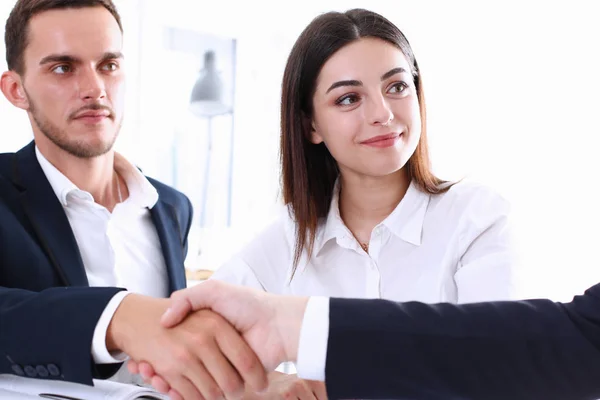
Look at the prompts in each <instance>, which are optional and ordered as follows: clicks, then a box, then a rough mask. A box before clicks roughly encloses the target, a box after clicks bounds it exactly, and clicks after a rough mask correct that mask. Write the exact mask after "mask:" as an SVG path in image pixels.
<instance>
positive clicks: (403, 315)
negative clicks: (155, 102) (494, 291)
mask: <svg viewBox="0 0 600 400" xmlns="http://www.w3.org/2000/svg"><path fill="white" fill-rule="evenodd" d="M172 297H173V298H174V303H173V304H172V305H171V308H170V312H169V313H168V314H167V315H165V316H164V317H163V319H162V323H163V324H164V325H165V327H169V326H177V324H178V323H181V321H184V322H185V320H186V315H187V314H188V313H189V312H190V311H192V310H195V309H211V310H213V311H216V312H218V313H220V314H221V315H222V316H223V317H225V318H226V319H227V320H229V321H230V322H231V323H232V324H234V325H235V326H236V328H237V329H238V330H239V331H240V332H241V333H242V334H243V336H244V338H245V339H246V340H247V341H248V344H249V345H250V346H251V347H252V348H253V349H254V351H255V352H256V354H257V355H258V357H259V358H260V360H261V361H262V363H263V365H264V366H265V368H267V369H269V370H271V369H274V368H275V367H276V366H277V365H279V364H280V363H281V362H283V361H295V362H296V367H297V370H298V375H299V376H301V377H302V378H304V379H313V380H319V381H325V383H326V385H327V394H328V397H329V398H333V399H340V398H341V399H345V398H346V399H347V398H363V399H427V400H430V399H431V400H438V399H439V400H492V399H493V400H508V399H510V400H538V399H540V400H542V399H543V400H593V399H598V398H600V284H597V285H596V286H593V287H592V288H590V289H588V290H587V291H586V292H585V294H583V295H581V296H576V297H575V298H574V299H573V301H572V302H570V303H566V304H563V303H554V302H552V301H550V300H541V299H540V300H527V301H519V302H495V303H473V304H463V305H453V304H434V305H430V304H423V303H417V302H410V303H394V302H391V301H386V300H365V299H361V300H358V299H333V298H332V299H328V298H324V297H311V298H306V297H292V296H278V295H274V294H270V293H265V292H261V291H256V290H254V289H250V288H247V287H242V286H235V285H231V284H228V283H225V282H220V281H217V280H213V281H209V282H206V283H204V284H202V285H198V286H196V287H193V288H189V289H186V290H183V291H179V292H176V293H174V295H173V296H172ZM158 366H159V365H158V364H151V363H150V365H148V363H134V362H133V361H132V362H130V369H131V370H137V369H141V370H145V374H146V375H147V376H152V382H153V384H155V385H160V386H162V387H168V384H169V380H168V378H166V381H165V380H163V379H162V378H161V377H160V376H156V375H154V374H155V371H153V368H152V367H158ZM156 372H157V371H156ZM158 374H159V375H160V373H158ZM258 398H260V397H258ZM290 398H294V397H290ZM301 398H313V397H311V396H308V397H305V396H302V397H301Z"/></svg>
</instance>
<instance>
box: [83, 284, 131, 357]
mask: <svg viewBox="0 0 600 400" xmlns="http://www.w3.org/2000/svg"><path fill="white" fill-rule="evenodd" d="M128 294H130V293H129V292H126V291H122V292H119V293H117V294H116V295H114V296H113V298H112V299H110V301H109V302H108V304H107V305H106V308H105V309H104V311H103V312H102V315H101V316H100V319H98V323H97V324H96V328H95V329H94V338H93V339H92V358H93V359H94V362H95V363H96V364H117V363H121V362H123V361H125V360H127V354H125V353H122V352H114V353H111V352H109V351H108V349H107V348H106V331H107V330H108V325H109V324H110V321H111V320H112V318H113V315H115V312H116V311H117V308H119V305H121V302H122V301H123V299H124V298H125V297H126V296H127V295H128Z"/></svg>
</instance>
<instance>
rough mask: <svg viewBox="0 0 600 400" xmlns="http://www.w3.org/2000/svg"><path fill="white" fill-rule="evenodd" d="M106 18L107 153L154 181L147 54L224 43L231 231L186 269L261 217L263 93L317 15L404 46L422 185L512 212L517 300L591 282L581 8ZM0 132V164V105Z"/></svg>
mask: <svg viewBox="0 0 600 400" xmlns="http://www.w3.org/2000/svg"><path fill="white" fill-rule="evenodd" d="M6 3H11V2H10V1H9V2H2V3H1V4H0V17H2V18H0V19H4V17H5V16H7V15H8V10H9V8H10V6H7V4H6ZM117 4H118V5H119V6H120V11H121V12H122V13H123V19H124V24H125V30H126V32H125V35H126V36H125V38H126V44H125V46H126V49H125V50H126V58H127V68H128V72H129V89H128V96H129V97H128V105H127V106H128V109H127V116H126V125H125V127H124V131H123V134H122V137H121V138H120V140H119V150H121V151H122V152H124V153H126V154H127V155H129V156H130V158H133V159H134V161H136V162H138V163H139V165H140V166H141V167H142V168H143V169H144V171H145V172H146V173H148V174H150V175H154V176H156V177H159V178H160V179H163V180H165V181H166V182H169V179H170V177H171V171H170V167H169V154H168V151H166V149H168V148H169V146H170V144H171V141H172V138H173V131H174V129H173V127H174V125H175V124H176V123H175V122H174V120H176V121H178V120H179V116H177V115H173V114H172V113H169V112H166V110H170V109H171V108H169V107H171V106H172V104H173V103H174V102H176V101H179V100H177V99H173V98H169V95H168V93H171V92H170V85H171V86H172V85H173V84H174V82H177V81H178V80H177V79H178V75H177V74H178V65H177V62H175V61H176V60H175V61H174V60H173V59H172V58H169V57H168V55H167V54H166V53H165V52H164V50H162V42H161V40H162V39H161V32H162V29H163V28H164V27H165V26H171V27H180V28H187V29H193V30H197V31H199V32H205V33H211V34H219V35H223V36H228V37H234V38H236V39H237V45H238V55H237V57H238V58H237V75H236V84H237V92H236V99H235V106H236V114H235V126H236V147H235V167H234V212H233V218H234V219H233V221H234V228H235V229H234V231H233V232H230V231H227V232H222V233H221V234H219V232H214V231H213V232H211V234H210V236H209V237H207V236H206V235H202V234H201V233H197V234H198V235H199V236H198V237H199V239H197V240H202V241H203V242H202V243H203V250H205V253H210V254H211V256H210V257H209V258H208V259H206V260H204V261H206V262H207V263H208V264H203V265H202V266H209V267H214V266H215V265H218V263H219V262H221V261H222V260H223V259H224V258H226V257H227V256H228V255H229V254H230V252H231V251H234V250H235V249H236V248H238V247H239V246H240V244H241V243H242V242H244V241H245V240H247V239H248V238H249V237H250V236H251V234H252V233H254V232H255V231H257V230H259V229H260V228H261V227H262V226H264V224H265V223H266V221H268V220H269V219H270V218H272V216H273V213H274V210H275V208H274V205H275V204H276V201H277V194H278V192H277V190H278V170H277V161H278V148H277V145H278V129H279V127H278V123H279V122H278V118H279V114H278V105H279V93H280V89H279V85H280V80H281V75H282V72H283V67H284V63H285V59H286V57H287V54H288V52H289V50H290V49H291V46H292V44H293V42H294V40H295V39H296V37H297V35H298V34H299V33H300V31H301V30H302V29H303V27H304V26H305V25H306V24H307V23H308V22H309V21H310V20H311V19H312V18H313V17H314V16H315V15H317V14H318V13H319V12H323V11H328V10H331V9H335V10H345V9H347V8H351V7H355V6H363V7H365V6H367V7H368V8H370V9H373V10H375V11H378V12H380V13H382V14H384V15H385V16H387V17H388V18H389V19H390V20H392V21H393V22H395V23H396V24H397V25H398V26H399V27H400V28H401V29H402V30H403V31H404V33H405V34H406V35H407V37H408V39H409V40H410V42H411V44H412V45H413V48H414V50H415V53H416V56H417V59H418V60H419V64H420V66H421V68H422V70H423V76H424V78H423V79H424V83H425V89H426V95H427V104H428V114H429V134H430V141H431V149H432V157H433V162H434V167H435V170H436V172H437V173H438V174H439V175H441V176H442V177H444V178H449V179H459V178H461V177H464V176H467V177H469V178H472V179H475V180H478V181H481V182H484V183H487V184H489V185H491V186H493V187H495V188H496V189H497V190H499V191H500V192H501V193H503V194H504V195H505V196H506V197H507V198H508V199H509V200H511V202H512V203H513V207H514V220H515V225H516V231H517V234H518V237H519V242H520V245H521V248H522V255H523V267H522V269H521V277H520V278H521V281H520V282H521V284H522V288H523V294H524V295H530V296H550V297H552V298H555V299H559V300H566V299H568V298H569V297H570V296H571V295H572V294H574V293H577V292H579V291H581V290H583V289H584V288H585V287H587V286H588V285H590V284H592V283H595V282H596V281H600V263H599V259H598V256H597V254H596V251H595V249H596V248H597V245H596V241H597V240H598V238H600V235H599V234H598V232H597V230H598V229H597V227H598V226H600V211H599V207H598V203H599V200H600V199H599V198H598V197H599V196H598V195H597V190H596V188H595V180H594V177H595V176H596V174H597V172H598V171H600V157H599V156H598V155H597V154H596V153H597V148H598V144H600V140H599V139H598V137H599V135H600V122H599V121H598V118H597V117H596V115H598V110H599V109H600V98H599V96H598V95H597V93H599V92H600V74H598V73H597V71H600V52H599V51H598V48H599V43H598V42H600V25H599V24H597V23H596V22H595V21H594V16H595V15H597V14H596V13H595V10H594V7H595V6H594V2H586V1H569V2H567V1H563V2H542V1H539V2H538V1H529V2H527V1H519V2H517V1H514V2H511V1H503V2H476V1H452V2H446V1H417V0H413V1H395V2H389V1H387V0H385V1H382V0H372V1H370V2H364V1H363V2H359V1H337V0H321V1H318V2H316V1H302V2H301V3H296V2H279V3H273V4H272V5H269V8H267V5H266V2H265V1H263V0H257V1H254V2H245V1H241V0H221V1H219V2H207V1H202V2H198V1H191V0H170V1H169V2H168V6H167V5H166V3H165V2H161V1H158V0H121V1H119V2H117ZM267 9H268V10H269V11H268V12H267V11H266V10H267ZM234 11H235V12H234ZM2 62H3V61H2ZM2 62H0V64H1V63H2ZM0 67H5V65H0ZM190 90H191V88H190ZM165 94H167V95H165ZM0 121H1V122H2V125H1V126H2V127H3V135H2V136H0V151H5V150H14V149H16V148H18V147H19V146H20V145H21V144H23V143H26V142H27V140H28V138H29V136H28V135H29V133H28V132H29V130H28V129H29V128H28V125H27V121H26V120H25V118H24V117H23V116H22V114H21V113H19V112H16V111H14V110H13V109H12V108H11V107H10V105H9V104H8V103H7V102H6V101H5V100H4V99H0ZM7 131H8V133H7ZM201 158H202V154H200V153H198V159H199V160H201ZM195 173H196V172H195V171H194V170H193V168H190V174H195ZM190 190H191V189H190Z"/></svg>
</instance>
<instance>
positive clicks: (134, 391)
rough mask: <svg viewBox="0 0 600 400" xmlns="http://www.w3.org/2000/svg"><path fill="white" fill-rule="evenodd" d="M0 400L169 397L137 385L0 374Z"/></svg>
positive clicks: (154, 399)
mask: <svg viewBox="0 0 600 400" xmlns="http://www.w3.org/2000/svg"><path fill="white" fill-rule="evenodd" d="M0 399H3V400H4V399H11V400H12V399H14V400H27V399H37V400H43V399H52V400H143V399H145V400H169V396H167V395H164V394H161V393H158V392H157V391H155V390H153V389H150V388H147V387H141V386H136V385H129V384H125V383H118V382H113V381H104V380H98V379H94V386H93V387H92V386H87V385H81V384H79V383H71V382H64V381H51V380H44V379H32V378H23V377H20V376H16V375H0Z"/></svg>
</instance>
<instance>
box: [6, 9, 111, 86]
mask: <svg viewBox="0 0 600 400" xmlns="http://www.w3.org/2000/svg"><path fill="white" fill-rule="evenodd" d="M98 6H100V7H104V8H106V9H107V10H108V11H109V12H110V13H111V14H112V16H113V17H115V19H116V20H117V23H118V24H119V28H120V29H121V32H123V26H122V25H121V17H120V16H119V13H118V12H117V8H116V7H115V5H114V4H113V2H112V0H18V1H17V4H15V6H14V7H13V9H12V11H11V12H10V15H9V17H8V20H7V21H6V32H5V33H4V42H5V44H6V63H7V64H8V69H9V70H11V71H15V72H16V73H18V74H19V75H23V73H24V72H25V62H24V53H25V48H26V47H27V44H28V36H29V35H28V34H29V21H30V20H31V18H33V17H34V16H35V15H36V14H39V13H41V12H44V11H49V10H57V9H64V8H84V7H98Z"/></svg>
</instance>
